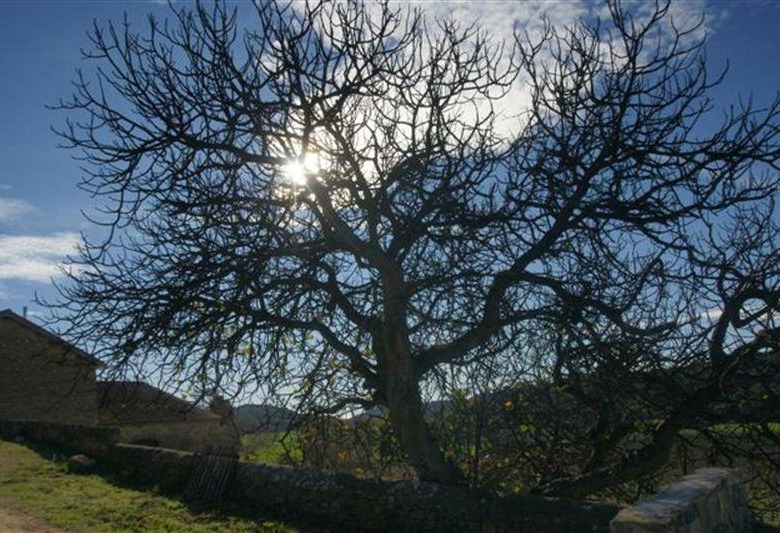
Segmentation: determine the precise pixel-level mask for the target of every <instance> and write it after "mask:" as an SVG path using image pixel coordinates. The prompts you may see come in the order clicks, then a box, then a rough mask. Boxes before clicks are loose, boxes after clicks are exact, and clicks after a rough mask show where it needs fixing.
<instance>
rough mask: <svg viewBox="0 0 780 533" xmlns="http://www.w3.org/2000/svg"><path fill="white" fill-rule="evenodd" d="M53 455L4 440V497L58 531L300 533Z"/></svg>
mask: <svg viewBox="0 0 780 533" xmlns="http://www.w3.org/2000/svg"><path fill="white" fill-rule="evenodd" d="M51 453H53V451H52V450H48V449H45V448H37V447H36V450H35V451H34V450H33V449H31V448H28V447H26V446H21V445H18V444H14V443H10V442H7V441H4V440H1V439H0V497H2V498H4V499H6V500H7V501H9V502H11V503H12V504H13V505H15V506H16V507H18V508H20V509H23V510H25V511H27V512H29V513H31V514H33V515H35V516H38V517H40V518H42V519H43V520H45V521H47V522H49V523H50V524H52V525H53V526H57V527H60V528H64V529H72V530H74V531H79V532H82V531H83V532H130V531H133V532H141V531H143V532H146V531H171V532H174V531H175V532H180V531H181V532H211V531H220V532H228V533H232V532H249V531H276V532H281V531H294V530H293V529H291V528H289V527H286V526H284V525H282V524H280V523H278V522H268V521H262V520H260V521H255V520H253V519H249V518H242V517H238V516H230V515H229V514H226V513H224V512H220V511H218V510H216V509H213V508H211V509H205V508H201V509H198V508H194V507H190V506H188V504H186V503H185V502H183V501H181V500H177V499H173V498H169V497H166V496H163V495H161V494H158V493H157V492H156V491H155V490H154V489H153V488H146V490H136V489H137V487H133V488H128V487H126V486H119V485H117V484H115V483H112V482H109V480H107V479H106V478H105V477H102V476H100V475H97V474H93V475H75V474H69V473H68V472H67V469H66V465H65V464H64V463H63V462H62V461H52V460H49V459H46V458H45V457H46V456H48V457H51V455H50V454H51Z"/></svg>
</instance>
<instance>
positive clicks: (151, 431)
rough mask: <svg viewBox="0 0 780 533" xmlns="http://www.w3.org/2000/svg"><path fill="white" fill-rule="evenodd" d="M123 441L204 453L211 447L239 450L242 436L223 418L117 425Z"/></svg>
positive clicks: (120, 438)
mask: <svg viewBox="0 0 780 533" xmlns="http://www.w3.org/2000/svg"><path fill="white" fill-rule="evenodd" d="M113 426H115V427H118V428H119V435H120V436H119V440H120V442H126V443H130V444H143V445H146V446H160V447H163V448H171V449H175V450H187V451H191V452H200V451H203V450H205V449H206V448H207V447H208V446H220V447H223V448H230V449H232V450H238V446H239V435H238V430H237V429H236V427H235V425H234V424H231V423H230V422H229V421H228V420H225V419H219V418H206V419H196V420H176V421H172V420H169V421H163V422H133V423H122V424H113Z"/></svg>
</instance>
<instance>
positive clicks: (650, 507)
mask: <svg viewBox="0 0 780 533" xmlns="http://www.w3.org/2000/svg"><path fill="white" fill-rule="evenodd" d="M750 530H751V521H750V512H749V509H748V507H747V493H746V491H745V488H744V485H743V484H742V478H741V476H740V474H739V471H737V470H735V469H731V468H702V469H699V470H696V471H695V472H694V473H693V474H691V475H689V476H686V477H684V478H683V479H682V480H680V481H679V482H677V483H674V484H672V485H670V486H668V487H666V488H665V489H663V490H662V491H660V492H658V493H656V494H655V495H653V496H651V497H650V498H648V499H646V500H642V501H640V502H638V503H636V504H635V505H632V506H631V507H626V508H624V509H622V510H621V511H620V512H619V513H618V514H617V516H615V518H614V519H612V521H611V522H610V532H611V533H639V532H670V533H671V532H678V531H719V532H724V533H725V532H742V531H750Z"/></svg>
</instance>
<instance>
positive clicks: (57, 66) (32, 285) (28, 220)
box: [0, 0, 780, 318]
mask: <svg viewBox="0 0 780 533" xmlns="http://www.w3.org/2000/svg"><path fill="white" fill-rule="evenodd" d="M425 5H426V6H427V9H430V10H431V11H433V12H435V14H436V15H440V14H445V13H454V12H458V13H459V14H460V16H464V17H471V18H472V20H474V19H476V20H485V21H487V25H488V26H490V25H491V20H490V19H491V18H492V19H496V20H501V21H504V22H506V21H509V22H510V23H511V21H512V20H513V17H514V19H515V20H521V21H522V20H529V19H531V18H535V17H538V13H539V12H540V11H546V12H548V13H550V14H551V16H552V18H553V20H556V19H562V20H565V19H566V17H571V16H575V15H576V13H578V12H579V10H582V9H588V8H589V6H588V5H587V4H585V3H584V2H582V1H581V0H570V1H552V0H548V1H544V2H540V3H538V4H529V3H527V2H524V3H521V2H476V1H471V2H450V3H446V2H435V3H427V4H425ZM591 7H592V6H591ZM674 7H675V9H677V10H678V11H680V12H684V13H687V14H695V13H696V12H699V11H701V9H702V8H704V9H705V10H706V11H707V13H708V19H707V20H708V23H707V25H708V28H709V33H710V38H709V44H708V61H709V62H710V65H711V67H712V68H713V69H718V68H722V66H723V65H725V62H726V60H728V61H729V62H730V71H729V74H728V77H727V78H726V81H725V83H724V84H723V85H722V86H721V87H719V88H718V89H717V90H716V91H715V92H714V93H713V94H714V96H715V97H716V98H717V99H718V101H719V103H720V104H721V105H724V106H725V105H727V104H728V103H729V102H733V101H735V99H736V98H737V97H738V96H739V95H742V96H744V97H747V96H750V95H751V94H752V95H753V96H754V99H755V101H756V102H758V103H767V102H768V101H769V100H770V99H771V98H772V97H773V95H774V94H775V92H776V91H778V89H780V0H775V1H773V0H768V1H763V0H753V1H751V0H741V1H739V2H735V1H713V2H706V3H705V2H703V1H702V0H681V1H677V2H675V4H674ZM167 10H168V8H167V7H166V6H165V5H161V3H160V2H147V1H133V2H130V1H125V2H123V1H102V2H100V1H94V2H93V1H86V0H85V1H79V2H73V1H8V0H0V309H3V308H7V307H10V308H12V309H14V310H16V311H18V312H21V309H22V307H23V306H28V307H29V308H30V311H31V316H32V317H33V318H35V317H36V316H37V315H36V313H39V312H41V310H40V309H39V308H38V306H37V305H36V304H34V303H33V302H32V299H33V296H34V293H35V292H36V291H37V292H38V293H39V294H41V295H43V296H51V295H52V294H53V293H52V289H51V282H50V278H51V276H52V275H56V265H57V264H58V263H59V262H60V261H61V259H62V257H63V256H64V255H65V254H66V253H68V252H70V251H72V250H73V247H74V246H75V243H76V242H77V240H78V234H79V232H81V231H89V230H90V228H89V225H88V224H87V222H86V221H85V220H84V218H83V217H82V215H81V214H80V210H82V209H87V210H88V209H89V208H90V206H92V201H91V199H90V198H89V197H88V196H87V195H86V194H85V193H83V192H81V191H79V190H78V189H77V187H76V184H77V183H78V179H79V176H80V170H79V164H78V162H77V161H74V160H73V159H72V156H73V155H74V154H73V153H71V152H69V151H66V150H62V149H58V148H57V144H58V142H59V140H58V138H57V137H56V135H55V134H54V133H52V132H51V130H50V128H51V126H52V125H55V126H57V125H61V124H62V123H63V122H64V119H65V115H64V114H63V113H61V112H55V111H51V110H48V109H46V107H45V106H47V105H52V104H56V102H57V100H58V99H59V98H61V97H67V96H68V95H69V93H70V83H71V80H72V79H73V75H74V69H75V68H76V67H77V66H79V64H80V52H79V50H80V48H83V47H86V46H87V45H88V40H87V37H86V31H87V30H88V29H89V27H90V25H91V24H92V21H93V19H98V20H102V21H105V20H107V19H112V20H120V19H121V17H122V15H123V13H124V12H127V13H128V16H129V18H130V20H131V22H134V23H136V24H138V25H139V27H140V25H141V24H142V23H143V21H144V18H145V16H146V14H147V13H150V12H153V13H155V14H157V15H160V16H164V15H165V13H166V12H167Z"/></svg>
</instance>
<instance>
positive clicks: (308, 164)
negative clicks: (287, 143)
mask: <svg viewBox="0 0 780 533" xmlns="http://www.w3.org/2000/svg"><path fill="white" fill-rule="evenodd" d="M319 163H320V161H319V157H318V156H317V154H313V153H305V154H301V155H300V156H298V158H297V159H293V160H292V161H290V162H289V163H287V164H286V165H284V167H283V168H282V172H284V175H285V177H286V178H287V179H288V180H290V183H292V184H293V185H295V186H298V187H303V186H305V185H306V180H307V179H308V177H309V176H312V175H315V174H317V172H319V170H320V164H319Z"/></svg>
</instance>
